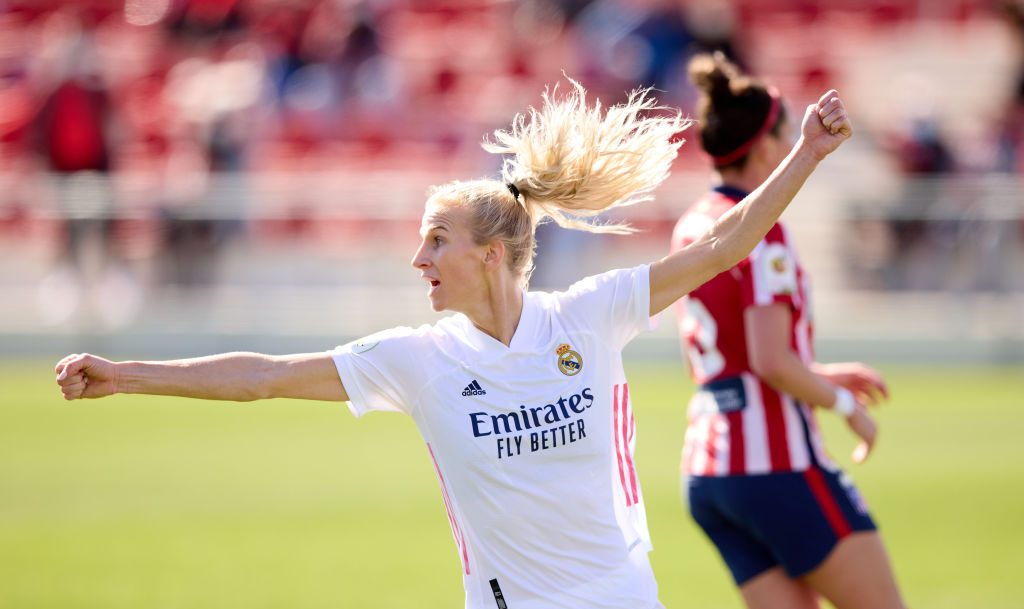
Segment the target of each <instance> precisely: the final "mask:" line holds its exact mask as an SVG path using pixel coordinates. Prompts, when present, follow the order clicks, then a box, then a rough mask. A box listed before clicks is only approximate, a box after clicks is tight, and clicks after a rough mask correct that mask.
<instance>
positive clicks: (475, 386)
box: [462, 379, 487, 396]
mask: <svg viewBox="0 0 1024 609" xmlns="http://www.w3.org/2000/svg"><path fill="white" fill-rule="evenodd" d="M462 395H466V396H469V395H487V392H486V391H484V388H483V387H481V386H480V383H479V382H477V380H476V379H473V382H472V383H470V384H468V385H466V388H465V389H463V390H462Z"/></svg>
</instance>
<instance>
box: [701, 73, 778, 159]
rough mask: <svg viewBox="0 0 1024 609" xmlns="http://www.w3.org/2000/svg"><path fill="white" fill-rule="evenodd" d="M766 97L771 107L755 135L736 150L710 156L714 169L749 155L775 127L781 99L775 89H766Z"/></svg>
mask: <svg viewBox="0 0 1024 609" xmlns="http://www.w3.org/2000/svg"><path fill="white" fill-rule="evenodd" d="M768 95H769V96H770V97H771V99H772V105H771V107H770V108H769V109H768V116H766V117H765V118H764V124H763V125H761V128H760V129H758V130H757V133H755V134H754V135H752V136H750V139H748V140H747V141H745V142H743V143H742V144H740V146H739V148H737V149H736V150H733V151H732V152H729V153H727V154H723V155H720V156H715V155H712V156H711V158H712V159H713V160H714V161H715V167H725V166H726V165H729V164H731V163H735V162H736V161H738V160H740V159H742V158H743V157H745V156H747V154H749V153H750V149H751V148H753V147H754V144H756V143H757V140H759V139H761V138H762V137H764V135H765V134H766V133H768V132H769V131H771V129H772V127H774V126H775V121H776V120H778V118H779V112H780V111H781V110H782V98H780V97H779V91H778V89H776V88H775V87H768Z"/></svg>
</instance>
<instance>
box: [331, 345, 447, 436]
mask: <svg viewBox="0 0 1024 609" xmlns="http://www.w3.org/2000/svg"><path fill="white" fill-rule="evenodd" d="M429 328H430V327H429V326H422V327H420V328H418V329H413V328H405V327H403V328H393V329H391V330H385V331H383V332H378V333H376V334H371V335H370V336H367V337H365V338H361V339H359V340H356V341H352V342H350V343H348V344H346V345H342V346H340V347H337V348H335V349H334V350H333V351H331V357H332V359H333V360H334V365H335V366H336V367H337V368H338V376H340V377H341V382H342V385H344V386H345V392H346V393H348V397H349V409H350V410H351V411H352V414H354V415H355V416H357V417H358V416H362V415H364V414H366V413H367V412H370V411H373V410H380V411H385V412H404V413H406V414H410V413H411V412H412V409H413V406H414V405H415V396H416V392H417V387H418V384H419V381H418V379H419V376H420V374H418V373H419V371H420V368H419V367H417V365H416V360H417V358H418V357H423V355H424V353H425V351H427V350H429V349H430V348H431V346H432V342H431V340H430V336H429V334H430V332H429Z"/></svg>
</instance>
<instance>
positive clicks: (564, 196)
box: [483, 79, 692, 233]
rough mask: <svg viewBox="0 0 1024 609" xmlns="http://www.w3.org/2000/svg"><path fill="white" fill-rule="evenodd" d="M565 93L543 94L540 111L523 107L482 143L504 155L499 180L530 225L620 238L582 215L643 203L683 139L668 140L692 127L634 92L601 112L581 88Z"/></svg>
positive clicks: (623, 229) (614, 227)
mask: <svg viewBox="0 0 1024 609" xmlns="http://www.w3.org/2000/svg"><path fill="white" fill-rule="evenodd" d="M569 82H570V83H571V84H572V89H571V91H569V92H568V93H567V94H566V95H564V96H561V97H559V96H558V88H557V86H556V87H555V89H554V90H546V91H545V92H544V95H543V100H544V104H543V107H542V108H541V109H540V110H537V109H535V108H531V109H530V110H529V112H528V113H527V114H520V115H518V116H516V118H515V119H514V120H513V121H512V126H511V128H510V129H509V130H508V131H505V130H499V131H495V132H494V141H489V140H485V141H484V143H483V147H484V149H485V150H487V151H488V152H492V153H495V154H506V155H510V156H509V157H508V158H506V159H505V162H504V166H503V168H502V178H503V181H504V182H506V183H510V184H513V185H515V187H516V189H518V191H519V192H520V193H521V194H522V204H523V205H524V206H525V208H526V210H527V212H528V213H529V215H530V219H531V221H532V222H531V223H532V225H533V226H534V227H536V225H537V223H538V222H540V221H541V220H543V219H544V218H545V217H549V218H551V219H552V220H554V221H555V222H556V223H557V224H558V225H559V226H562V227H565V228H572V229H577V230H584V231H588V232H595V233H627V232H631V229H630V228H629V227H628V226H627V225H625V224H598V223H593V222H592V221H586V220H585V219H584V218H589V217H592V216H595V215H597V214H599V213H601V212H604V211H606V210H609V209H612V208H615V207H622V206H625V205H633V204H635V203H639V202H641V201H646V200H650V199H651V196H650V194H649V193H650V192H651V191H652V190H654V188H656V187H657V186H658V185H659V184H661V182H662V181H664V180H665V178H666V177H668V174H669V168H670V167H671V164H672V161H673V159H675V157H676V154H677V152H678V150H679V147H680V146H681V145H682V144H683V140H682V139H681V138H679V139H673V138H674V137H675V136H676V134H678V133H679V132H681V131H683V130H684V129H686V128H687V127H689V126H690V124H691V123H692V121H691V120H689V119H684V118H683V117H682V114H681V113H680V112H679V111H678V110H675V111H673V112H672V113H671V114H668V115H666V114H664V113H662V114H660V115H650V116H648V115H645V114H646V113H649V112H652V111H653V112H658V111H661V112H664V111H666V110H667V108H664V107H660V106H658V105H657V102H656V101H655V100H654V99H652V98H650V97H649V96H648V94H649V93H650V89H637V90H635V91H633V92H632V93H631V94H630V95H629V99H628V100H627V101H626V102H625V103H623V104H619V105H615V106H612V107H610V108H608V109H607V111H605V112H603V113H602V108H601V104H600V102H596V103H595V104H594V106H593V107H588V106H587V103H586V90H585V89H584V88H583V86H582V85H581V84H580V83H578V82H576V81H575V80H572V79H569Z"/></svg>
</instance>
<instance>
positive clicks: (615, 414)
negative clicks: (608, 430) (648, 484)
mask: <svg viewBox="0 0 1024 609" xmlns="http://www.w3.org/2000/svg"><path fill="white" fill-rule="evenodd" d="M612 435H613V436H615V460H616V461H617V462H618V464H619V483H620V484H622V490H623V491H625V490H626V470H625V467H624V466H623V464H622V446H621V444H622V440H621V439H620V438H619V386H618V385H615V386H614V387H613V388H612ZM626 505H629V493H626Z"/></svg>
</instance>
